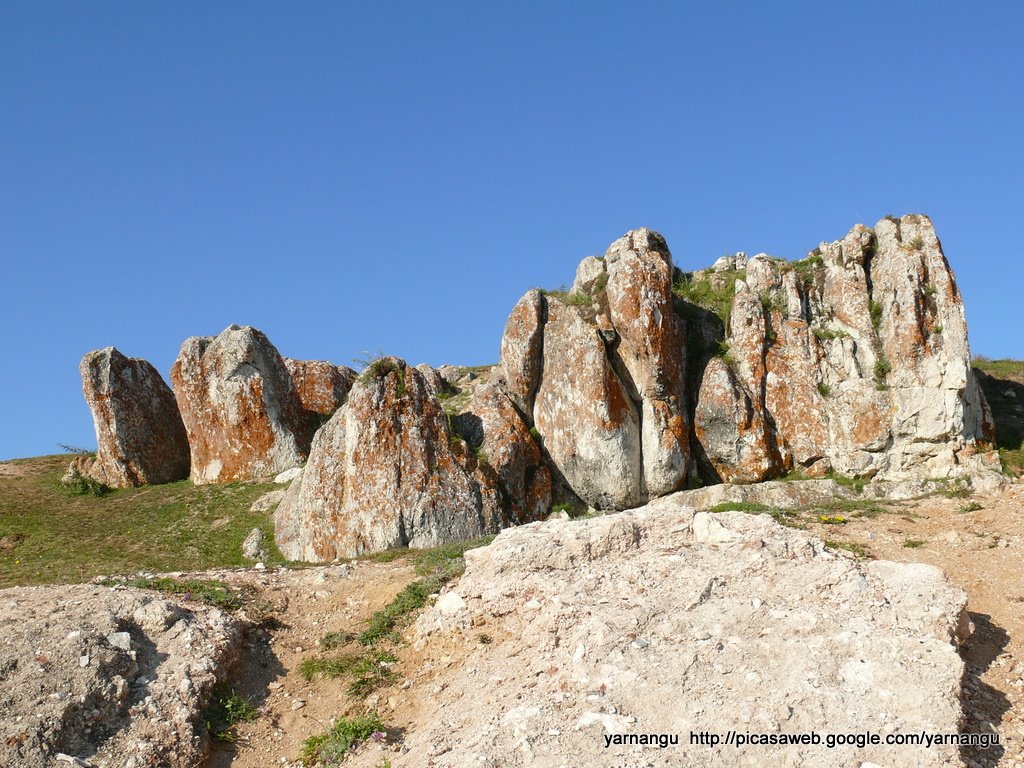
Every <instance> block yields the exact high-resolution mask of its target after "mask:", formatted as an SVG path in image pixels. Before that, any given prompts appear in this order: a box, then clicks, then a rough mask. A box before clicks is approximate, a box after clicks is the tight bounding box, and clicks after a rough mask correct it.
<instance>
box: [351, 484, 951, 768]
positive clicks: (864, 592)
mask: <svg viewBox="0 0 1024 768" xmlns="http://www.w3.org/2000/svg"><path fill="white" fill-rule="evenodd" d="M466 560H467V570H466V573H465V575H464V576H463V577H462V578H461V580H460V581H459V582H458V583H457V585H455V586H454V587H453V590H457V593H458V597H459V602H464V603H465V606H464V607H461V608H460V609H459V610H452V608H453V604H454V603H455V602H456V601H455V599H454V598H452V597H449V596H448V595H452V594H454V591H453V592H449V593H448V595H445V596H442V598H441V600H440V601H439V604H438V605H437V606H435V607H434V608H433V609H430V610H428V611H427V612H426V613H424V614H423V615H422V616H421V617H420V619H419V621H418V623H417V624H416V628H415V633H416V635H417V636H418V638H419V640H418V645H419V646H424V645H426V646H429V645H430V644H432V643H436V644H439V645H440V647H442V648H445V649H446V650H445V653H446V654H447V655H449V656H451V657H454V658H458V659H459V661H458V662H457V663H456V664H455V665H454V666H453V667H451V668H450V670H449V672H448V673H447V675H448V676H447V678H446V680H447V685H446V686H444V688H443V690H439V691H435V692H434V694H433V695H431V696H430V697H429V698H428V700H427V701H425V702H424V705H425V708H424V710H423V711H425V712H427V711H429V713H430V714H429V718H424V720H422V721H419V722H416V723H414V724H413V725H412V726H411V727H410V728H409V730H408V732H407V735H406V744H407V746H408V747H409V750H410V751H409V752H408V754H407V755H406V756H404V759H403V766H408V768H416V767H417V766H424V767H426V766H428V765H429V766H434V768H462V767H463V766H472V765H486V766H503V767H507V768H517V767H519V766H522V767H523V768H525V766H534V767H536V768H556V767H557V766H564V765H588V766H595V767H599V766H600V767H604V766H607V768H622V766H630V767H632V768H639V767H640V766H658V767H659V768H662V767H664V768H668V766H673V767H674V768H686V767H689V766H736V765H750V766H760V765H779V766H811V765H813V766H824V765H828V766H846V767H849V768H855V767H857V766H861V765H862V764H864V763H865V762H867V763H876V764H879V765H886V766H908V767H909V766H915V768H916V767H917V766H943V765H949V766H953V765H961V762H960V758H959V755H958V752H957V749H956V748H955V747H932V748H931V749H927V748H923V747H920V748H918V747H907V746H902V747H892V746H878V747H870V746H868V747H865V748H856V747H843V748H837V749H833V750H828V749H826V748H825V747H824V746H818V747H815V746H796V747H789V746H787V747H778V746H748V747H745V748H742V749H737V748H736V747H725V746H722V745H720V746H718V747H717V748H712V747H710V746H700V745H693V746H691V745H690V743H689V738H690V733H691V732H700V731H715V732H718V733H720V734H722V736H723V738H724V734H725V732H726V731H727V730H729V729H735V730H737V731H742V732H758V733H769V734H771V733H790V734H796V733H810V732H812V731H817V732H818V733H820V734H823V735H824V734H827V733H850V732H863V731H865V730H872V731H875V732H878V733H888V732H892V731H901V732H907V731H915V732H917V731H920V730H922V729H923V730H925V731H928V732H930V733H934V732H939V733H956V732H957V731H958V726H959V719H960V717H961V709H960V703H959V694H960V680H961V675H962V673H963V663H962V661H961V659H960V657H959V655H958V653H957V649H956V643H957V641H958V638H960V639H962V638H963V637H964V636H965V634H966V632H967V631H968V625H967V624H966V613H965V610H964V609H965V605H966V597H965V595H964V594H963V593H962V592H961V591H960V590H958V589H955V588H953V587H951V586H949V585H948V584H947V582H946V581H945V578H944V576H943V575H942V573H941V572H940V571H939V570H938V569H936V568H933V567H931V566H927V565H903V564H895V563H888V562H872V563H867V564H863V563H859V562H857V561H856V560H854V559H853V558H850V557H847V556H846V555H845V554H840V553H836V552H832V551H830V550H827V549H825V548H824V547H823V546H822V544H821V542H820V541H817V540H816V539H813V538H810V537H808V536H807V535H805V534H804V533H802V532H799V531H795V530H792V529H787V528H783V527H781V526H779V525H777V524H776V523H774V522H773V521H772V520H771V519H769V518H768V517H767V516H754V515H746V514H742V513H722V514H717V515H715V514H710V513H705V512H696V513H695V512H693V511H692V509H689V508H687V507H683V506H681V505H679V504H676V503H674V502H673V501H672V500H671V499H662V500H658V501H656V502H652V503H651V504H649V505H647V506H646V507H643V508H641V509H639V510H634V511H632V512H625V513H621V514H614V515H607V516H604V517H600V518H595V519H593V520H589V521H565V522H547V523H538V524H531V525H527V526H523V527H520V528H516V529H510V530H508V531H505V532H503V533H502V534H501V535H499V536H498V538H497V539H496V540H495V542H494V543H493V544H492V545H490V546H488V547H484V548H481V549H476V550H471V551H470V552H468V553H467V556H466ZM479 632H486V633H487V634H488V635H489V636H490V637H491V638H492V642H491V643H490V644H486V645H484V644H481V643H480V642H479V640H478V639H477V634H478V633H479ZM424 652H425V653H427V654H429V653H431V651H430V648H429V647H427V648H426V649H425V651H424ZM614 733H620V734H641V733H648V734H649V733H656V734H657V733H662V734H676V735H678V736H679V737H680V746H678V747H668V748H666V749H663V750H659V749H651V748H645V747H639V746H611V747H607V748H606V747H605V742H604V736H605V735H608V734H614ZM437 744H444V745H446V746H447V747H448V749H447V751H444V752H443V753H442V754H435V755H434V756H433V757H430V756H429V755H430V753H431V748H432V747H433V746H434V745H437ZM353 765H354V766H358V767H359V768H365V765H370V763H365V764H364V763H362V762H359V760H356V761H355V762H354V763H353Z"/></svg>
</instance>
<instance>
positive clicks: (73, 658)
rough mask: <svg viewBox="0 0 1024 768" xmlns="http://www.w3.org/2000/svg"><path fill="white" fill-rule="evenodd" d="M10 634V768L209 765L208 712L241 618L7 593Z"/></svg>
mask: <svg viewBox="0 0 1024 768" xmlns="http://www.w3.org/2000/svg"><path fill="white" fill-rule="evenodd" d="M0 627H3V645H2V649H3V650H2V656H0V679H2V680H3V687H2V690H0V712H3V715H2V716H0V764H2V765H5V766H19V768H53V766H61V765H67V764H69V763H70V764H72V765H94V766H108V765H109V766H115V765H116V766H118V767H119V768H149V767H150V766H156V765H159V766H166V767H167V768H191V766H194V765H197V764H199V763H200V762H201V760H202V758H203V757H204V755H205V754H206V749H207V746H208V744H209V737H208V735H207V733H206V724H205V723H204V722H203V718H204V710H205V709H206V708H207V706H208V704H209V702H210V700H211V696H212V694H213V689H214V685H215V684H216V683H217V682H218V681H222V680H223V679H224V678H225V672H226V670H227V668H228V667H229V666H230V664H231V663H232V662H234V660H235V659H236V658H237V656H238V651H239V646H240V641H241V631H240V625H239V623H238V622H237V621H236V620H235V619H233V618H231V617H230V616H227V615H225V614H224V613H222V612H221V611H220V610H218V609H215V608H210V607H208V606H203V605H201V604H190V605H186V604H183V603H179V602H175V601H170V600H164V599H162V598H159V597H156V596H154V595H153V594H150V593H147V592H144V591H142V590H137V589H124V588H123V587H122V588H118V589H116V590H115V589H111V588H109V587H101V586H96V585H77V586H66V585H65V586H59V587H18V588H14V589H5V590H0ZM62 756H63V757H62ZM76 760H79V761H80V762H75V761H76Z"/></svg>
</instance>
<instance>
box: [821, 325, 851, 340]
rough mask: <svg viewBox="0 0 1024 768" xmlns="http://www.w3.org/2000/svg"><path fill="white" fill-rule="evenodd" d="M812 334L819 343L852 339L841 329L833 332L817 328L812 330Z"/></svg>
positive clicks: (829, 329) (828, 329)
mask: <svg viewBox="0 0 1024 768" xmlns="http://www.w3.org/2000/svg"><path fill="white" fill-rule="evenodd" d="M812 333H814V338H816V339H817V340H818V341H832V340H833V339H848V338H850V334H848V333H847V332H846V331H844V330H841V329H835V330H833V329H831V328H821V327H819V326H815V327H814V328H813V329H812Z"/></svg>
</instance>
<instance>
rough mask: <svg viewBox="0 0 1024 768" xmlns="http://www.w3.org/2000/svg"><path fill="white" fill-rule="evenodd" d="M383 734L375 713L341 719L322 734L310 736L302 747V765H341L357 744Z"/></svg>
mask: <svg viewBox="0 0 1024 768" xmlns="http://www.w3.org/2000/svg"><path fill="white" fill-rule="evenodd" d="M383 732H384V723H383V722H381V719H380V716H379V715H378V714H377V713H376V712H370V713H368V714H365V715H361V716H359V717H351V718H350V717H343V718H341V719H340V720H338V722H336V723H335V724H334V726H333V727H332V728H330V729H329V730H327V731H325V732H324V733H320V734H317V735H315V736H310V737H309V738H308V739H306V741H305V743H303V745H302V764H303V765H305V766H314V765H317V764H320V765H323V766H334V765H338V764H340V763H341V761H342V760H344V759H345V758H346V757H347V756H348V753H349V752H350V751H351V750H352V748H353V747H354V746H356V745H357V744H359V743H361V742H364V741H366V740H367V739H369V738H370V737H371V736H373V735H374V734H377V733H380V734H383Z"/></svg>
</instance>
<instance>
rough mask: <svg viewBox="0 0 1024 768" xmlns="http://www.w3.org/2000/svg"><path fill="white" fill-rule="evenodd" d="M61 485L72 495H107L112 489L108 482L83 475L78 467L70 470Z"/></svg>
mask: <svg viewBox="0 0 1024 768" xmlns="http://www.w3.org/2000/svg"><path fill="white" fill-rule="evenodd" d="M60 485H61V487H62V488H63V489H64V490H65V492H67V493H68V494H69V495H71V496H106V495H107V494H108V493H110V490H111V488H110V486H109V485H107V484H106V483H101V482H100V481H99V480H96V479H94V478H91V477H89V476H88V475H83V474H82V473H81V472H79V471H78V470H77V469H72V470H70V471H69V472H68V474H67V477H65V478H63V479H61V481H60Z"/></svg>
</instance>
